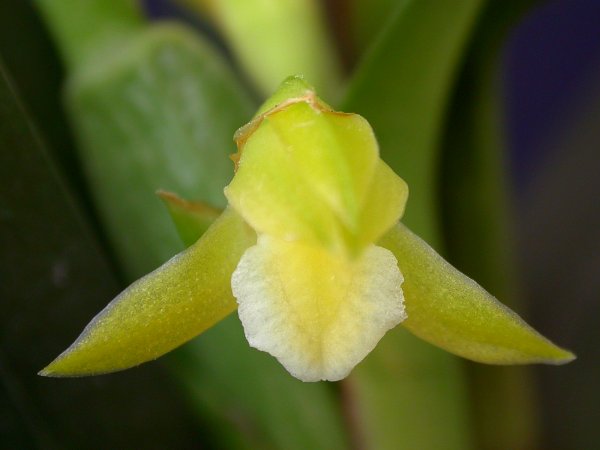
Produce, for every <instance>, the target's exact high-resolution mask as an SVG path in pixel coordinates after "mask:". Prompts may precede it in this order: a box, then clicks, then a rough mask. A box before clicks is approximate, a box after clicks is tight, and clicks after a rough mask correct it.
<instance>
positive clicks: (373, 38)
mask: <svg viewBox="0 0 600 450" xmlns="http://www.w3.org/2000/svg"><path fill="white" fill-rule="evenodd" d="M409 1H410V0H352V1H351V2H349V3H350V20H351V22H350V24H351V26H352V33H351V35H352V38H353V41H354V42H353V46H354V47H355V49H356V51H357V53H358V54H359V55H363V54H364V53H365V51H368V50H369V49H370V48H371V47H372V46H373V45H376V44H377V38H378V37H380V36H381V32H382V30H383V29H384V28H385V26H386V25H387V24H388V23H389V17H390V14H391V13H393V12H394V10H395V9H396V8H399V7H400V4H406V3H407V2H409Z"/></svg>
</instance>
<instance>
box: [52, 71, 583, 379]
mask: <svg viewBox="0 0 600 450" xmlns="http://www.w3.org/2000/svg"><path fill="white" fill-rule="evenodd" d="M235 141H236V143H237V146H238V153H237V154H235V155H234V157H233V159H234V162H235V176H234V177H233V180H232V181H231V183H230V184H229V186H227V187H226V188H225V194H226V197H227V199H228V201H229V206H228V207H227V208H226V209H225V211H223V212H222V213H221V214H220V215H219V216H218V218H216V219H215V217H216V216H217V214H218V212H216V211H215V210H214V209H210V208H207V207H202V206H200V205H198V204H194V203H192V202H186V201H184V200H181V199H179V198H177V197H176V196H174V195H171V194H165V193H163V194H162V197H163V199H164V200H165V202H166V203H167V206H168V207H169V210H170V212H171V215H172V217H173V218H174V220H175V222H176V224H177V226H178V228H179V231H180V234H181V235H182V236H183V238H184V240H186V241H188V242H192V241H193V240H195V239H196V238H199V239H197V241H196V242H195V243H193V245H191V246H190V247H189V248H188V249H187V250H185V251H183V252H182V253H180V254H179V255H177V256H175V257H174V258H172V259H171V260H170V261H168V262H167V263H166V264H164V265H163V266H162V267H160V268H158V269H157V270H155V271H154V272H152V273H150V274H148V275H146V276H145V277H143V278H141V279H140V280H138V281H137V282H135V283H133V284H132V285H131V286H130V287H128V288H127V289H126V290H125V291H124V292H123V293H121V294H120V295H119V296H118V297H117V298H116V299H114V300H113V301H112V302H111V303H110V304H109V305H108V306H107V307H106V308H105V309H104V310H103V311H102V312H100V314H98V315H97V316H96V317H95V318H94V319H93V320H92V322H91V323H90V324H89V325H88V326H87V327H86V328H85V330H84V331H83V333H82V334H81V336H79V338H78V339H77V340H76V341H75V342H74V343H73V344H72V345H71V346H70V347H69V348H68V349H67V350H66V351H65V352H64V353H62V354H61V355H60V356H59V357H58V358H56V360H55V361H53V362H52V363H51V364H50V365H49V366H48V367H46V368H45V369H44V370H42V371H41V372H40V373H41V374H42V375H47V376H83V375H94V374H101V373H107V372H113V371H117V370H122V369H126V368H129V367H132V366H136V365H138V364H141V363H143V362H145V361H149V360H152V359H155V358H157V357H159V356H161V355H163V354H165V353H167V352H168V351H170V350H172V349H174V348H176V347H177V346H179V345H181V344H183V343H184V342H186V341H188V340H190V339H192V338H193V337H195V336H197V335H199V334H200V333H202V332H203V331H205V330H206V329H208V328H209V327H211V326H212V325H214V324H216V323H217V322H219V321H220V320H221V319H223V318H224V317H226V316H227V315H228V314H230V313H232V312H233V311H235V310H236V308H237V310H238V314H239V318H240V320H241V322H242V325H243V327H244V331H245V334H246V337H247V339H248V342H249V344H250V345H251V346H253V347H255V348H257V349H259V350H262V351H265V352H268V353H270V354H271V355H273V356H275V357H276V358H277V359H278V360H279V361H280V363H281V364H282V365H283V366H284V367H285V368H286V369H287V370H288V371H289V372H290V373H291V374H292V375H293V376H295V377H297V378H299V379H301V380H303V381H318V380H331V381H333V380H340V379H342V378H344V377H345V376H347V375H348V374H349V373H350V371H351V370H352V368H353V367H354V366H356V365H357V364H358V363H359V362H360V361H361V360H362V359H364V358H365V357H366V356H367V355H368V354H369V352H370V351H371V350H372V349H373V348H374V347H375V345H376V344H377V342H378V341H379V340H380V339H381V338H382V337H383V335H384V334H385V333H386V332H387V331H388V330H389V329H391V328H393V327H395V326H396V325H398V324H402V325H403V326H405V327H406V328H407V329H408V330H410V331H411V332H413V333H414V334H415V335H417V336H419V337H421V338H422V339H424V340H426V341H428V342H430V343H432V344H435V345H437V346H439V347H442V348H444V349H446V350H448V351H450V352H452V353H455V354H457V355H460V356H463V357H465V358H468V359H471V360H474V361H479V362H483V363H489V364H526V363H551V364H561V363H566V362H569V361H571V360H572V359H573V358H574V355H573V354H572V353H570V352H568V351H566V350H563V349H561V348H559V347H557V346H555V345H554V344H552V343H551V342H550V341H548V340H547V339H546V338H544V337H543V336H541V335H540V334H539V333H537V332H536V331H535V330H534V329H532V328H531V327H530V326H529V325H527V324H526V323H525V322H524V321H523V320H522V319H521V318H520V317H519V316H518V315H517V314H515V313H514V312H512V311H511V310H510V309H508V308H507V307H505V306H504V305H502V304H501V303H500V302H498V301H497V300H496V299H495V298H493V297H492V296H491V295H490V294H488V293H487V292H486V291H485V290H484V289H483V288H482V287H481V286H479V285H478V284H477V283H475V282H474V281H473V280H471V279H469V278H468V277H466V276H465V275H463V274H462V273H460V272H459V271H457V270H456V269H455V268H453V267H452V266H451V265H450V264H448V263H447V262H446V261H444V260H443V259H442V258H441V257H440V256H439V255H438V254H437V253H436V252H435V251H434V250H433V249H432V248H431V247H429V246H428V245H427V244H426V243H425V242H423V241H422V240H421V239H420V238H419V237H417V236H416V235H415V234H413V233H412V232H411V231H410V230H408V229H407V228H406V227H405V226H404V225H402V224H401V223H400V219H401V217H402V214H403V211H404V207H405V204H406V201H407V198H408V187H407V186H406V183H405V182H404V181H403V180H402V179H401V178H400V177H398V176H397V175H396V174H395V173H394V172H393V171H392V170H391V169H390V168H389V167H388V166H387V165H386V164H385V162H383V161H382V160H381V159H380V157H379V150H378V146H377V142H376V139H375V136H374V134H373V131H372V129H371V127H370V125H369V124H368V122H367V121H366V120H365V119H364V118H362V117H361V116H359V115H356V114H347V113H342V112H337V111H334V110H333V109H332V108H331V107H329V106H328V105H327V104H325V103H324V102H323V101H322V100H321V99H319V98H318V97H317V95H316V94H315V91H314V89H313V88H312V87H311V86H309V85H308V84H307V83H306V82H305V81H304V80H303V79H302V78H300V77H292V78H289V79H288V80H286V81H285V82H284V83H283V84H282V85H281V87H280V89H279V90H278V91H277V92H276V93H275V94H274V95H273V96H272V97H271V98H270V99H269V100H267V102H266V103H265V104H264V105H263V106H262V107H261V108H260V110H259V111H258V113H257V114H256V116H255V117H254V119H253V120H252V121H251V122H250V123H249V124H247V125H246V126H244V127H242V128H241V129H240V130H238V132H237V133H236V135H235ZM213 219H214V220H213Z"/></svg>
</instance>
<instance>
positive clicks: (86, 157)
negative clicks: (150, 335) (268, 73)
mask: <svg viewBox="0 0 600 450" xmlns="http://www.w3.org/2000/svg"><path fill="white" fill-rule="evenodd" d="M124 47H125V48H124V49H123V50H122V52H121V53H118V54H116V55H115V56H114V58H111V59H109V60H106V61H104V62H103V63H102V64H101V65H94V66H93V67H91V68H89V67H88V68H87V69H86V70H82V71H78V72H75V74H74V77H73V78H72V79H71V82H70V83H69V84H68V90H67V106H68V109H69V113H70V116H71V119H72V121H73V124H74V126H75V131H76V134H77V137H78V138H79V143H80V147H81V148H80V150H81V152H82V160H83V163H84V165H85V167H86V169H87V173H88V177H89V180H90V183H91V185H92V190H93V193H94V196H95V199H96V204H97V207H98V208H99V210H100V213H101V216H102V219H103V221H104V225H105V226H106V228H107V230H108V232H109V236H110V238H111V241H112V243H113V245H114V246H115V249H116V252H117V255H118V256H119V258H120V260H121V261H123V263H124V264H125V267H126V269H127V274H128V275H129V276H131V277H132V278H137V277H139V276H141V275H143V274H145V273H147V272H149V271H150V270H153V269H154V268H156V267H157V266H158V265H160V264H161V263H163V262H164V261H166V260H167V259H168V258H169V257H171V256H172V255H173V254H175V253H177V252H178V251H180V250H181V249H182V246H181V243H180V240H179V238H178V236H177V233H176V231H175V228H174V227H173V225H172V223H171V221H170V220H169V217H168V215H167V214H165V211H164V208H163V206H162V205H161V202H160V201H159V200H158V199H157V198H156V196H155V195H154V192H155V191H156V190H157V189H164V190H168V191H171V192H177V193H178V194H180V195H183V196H184V197H186V198H197V199H202V201H204V202H206V203H208V204H210V205H214V206H216V207H224V206H225V204H226V202H225V197H224V196H223V187H224V186H225V185H226V184H227V182H228V181H229V180H230V179H231V176H232V175H233V164H232V163H231V161H230V159H229V158H228V155H229V154H230V153H232V151H233V149H234V146H233V144H232V143H231V134H232V130H235V129H236V128H237V127H238V126H239V125H240V124H241V123H244V122H245V121H247V119H248V118H249V117H250V115H251V102H250V101H249V99H248V97H247V96H246V95H245V94H244V92H243V90H242V89H241V88H240V87H239V86H238V85H237V83H236V81H235V80H234V79H233V77H232V75H231V74H230V73H229V72H228V71H227V70H226V67H225V66H224V65H223V64H224V63H223V61H221V60H220V57H219V55H217V54H215V53H214V52H213V50H212V49H210V48H209V47H207V46H206V45H205V44H204V43H203V42H201V41H199V40H198V39H196V37H195V36H194V35H193V34H192V33H191V32H190V31H189V30H187V29H184V28H183V27H180V26H175V25H161V26H156V27H151V28H149V29H147V30H145V31H144V32H142V33H140V34H139V35H137V36H136V37H135V39H133V41H129V43H125V44H124ZM106 174H110V180H107V178H106Z"/></svg>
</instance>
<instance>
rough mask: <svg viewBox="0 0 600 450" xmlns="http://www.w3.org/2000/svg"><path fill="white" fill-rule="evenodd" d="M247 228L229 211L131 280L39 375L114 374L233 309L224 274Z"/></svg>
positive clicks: (249, 234) (247, 242) (250, 239)
mask: <svg viewBox="0 0 600 450" xmlns="http://www.w3.org/2000/svg"><path fill="white" fill-rule="evenodd" d="M255 242H256V235H255V233H254V232H253V231H252V230H251V229H250V228H249V227H248V226H247V225H246V224H245V223H244V221H243V220H242V219H241V218H240V217H239V216H238V215H237V214H236V213H235V212H234V211H233V210H231V209H227V210H225V212H224V213H223V214H222V215H221V217H220V218H219V219H218V220H217V221H216V222H215V223H214V224H213V225H212V226H211V227H210V228H209V230H208V231H207V232H206V233H205V234H204V236H202V238H201V239H200V240H199V241H198V242H196V244H194V245H193V246H192V247H190V248H188V249H187V250H185V251H183V252H182V253H180V254H179V255H177V256H175V257H174V258H172V259H171V260H169V261H168V262H167V263H165V264H164V265H162V266H161V267H159V268H158V269H157V270H155V271H154V272H152V273H150V274H148V275H146V276H145V277H143V278H141V279H140V280H138V281H136V282H135V283H133V284H132V285H131V286H129V288H127V289H126V290H125V291H123V293H121V294H120V295H119V296H118V297H117V298H115V299H114V300H113V301H112V302H111V303H109V305H108V306H107V307H106V308H104V310H102V311H101V312H100V314H98V315H97V316H96V317H95V318H94V319H93V320H92V321H91V322H90V324H89V325H88V326H87V327H86V328H85V330H84V331H83V333H82V334H81V335H80V336H79V338H77V340H76V341H75V342H74V343H73V344H72V345H71V346H70V347H69V348H68V349H67V350H66V351H65V352H63V353H62V354H61V355H60V356H59V357H58V358H56V359H55V360H54V361H53V362H52V363H51V364H50V365H49V366H47V367H46V368H45V369H43V370H42V371H41V372H40V375H45V376H56V377H68V376H84V375H96V374H102V373H108V372H115V371H118V370H122V369H127V368H129V367H133V366H136V365H138V364H141V363H143V362H146V361H149V360H152V359H156V358H158V357H159V356H161V355H163V354H165V353H167V352H168V351H170V350H172V349H174V348H176V347H178V346H179V345H181V344H183V343H184V342H187V341H188V340H190V339H192V338H193V337H195V336H197V335H198V334H200V333H202V332H203V331H205V330H206V329H208V328H210V327H211V326H213V325H214V324H216V323H217V322H219V321H220V320H221V319H223V318H225V317H226V316H227V315H229V314H230V313H231V312H233V311H234V310H235V309H236V307H237V304H236V302H235V299H234V298H233V296H232V294H231V285H230V279H231V274H232V273H233V270H234V269H235V267H236V265H237V263H238V261H239V259H240V257H241V256H242V254H243V253H244V251H246V249H247V248H248V247H250V246H252V245H254V243H255Z"/></svg>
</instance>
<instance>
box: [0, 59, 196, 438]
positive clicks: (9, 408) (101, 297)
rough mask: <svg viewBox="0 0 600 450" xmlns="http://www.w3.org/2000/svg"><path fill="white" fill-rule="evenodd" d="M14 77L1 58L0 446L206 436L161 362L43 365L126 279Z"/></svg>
mask: <svg viewBox="0 0 600 450" xmlns="http://www.w3.org/2000/svg"><path fill="white" fill-rule="evenodd" d="M11 84H12V83H10V82H9V80H8V77H7V74H6V73H5V71H4V68H3V67H2V65H1V64H0V184H1V188H0V248H2V251H1V252H0V308H1V310H2V314H0V330H1V333H0V417H2V420H1V421H0V436H1V440H2V442H1V444H0V446H1V447H3V448H19V449H28V448H44V449H80V448H86V449H106V448H139V449H160V448H167V447H169V446H171V445H173V446H175V447H176V448H192V447H193V448H197V445H196V444H193V443H195V442H199V440H200V439H201V437H200V436H199V435H198V434H196V432H195V431H194V429H193V427H192V425H191V420H190V418H191V415H190V414H189V412H187V408H186V406H185V405H184V404H183V403H182V402H181V400H180V397H179V396H178V395H177V387H176V386H175V385H174V384H173V382H172V380H171V379H170V378H168V377H167V376H166V374H165V373H164V372H163V371H162V370H161V369H160V368H159V366H158V365H148V366H146V367H144V368H142V369H139V370H135V371H131V372H129V373H127V374H122V375H118V376H114V377H110V378H104V379H102V380H98V379H96V380H93V379H85V380H83V379H82V380H74V381H72V382H67V383H65V382H61V381H57V380H49V379H44V378H41V377H38V376H37V375H36V373H37V371H38V370H39V369H40V368H41V367H42V366H43V365H44V364H45V363H47V361H48V360H49V359H51V358H52V357H53V356H54V355H55V354H56V353H57V352H58V351H59V350H60V349H62V348H63V347H64V346H65V345H66V344H67V343H68V342H69V341H70V340H72V339H73V337H75V336H76V334H77V332H78V331H79V330H78V328H79V324H80V323H82V322H85V321H87V320H89V318H90V317H92V316H93V314H94V313H95V311H96V310H97V309H98V308H100V307H101V306H102V305H103V303H104V302H105V300H106V298H110V297H111V296H113V295H114V294H115V293H116V292H117V291H118V288H119V286H118V283H117V281H116V278H115V275H114V273H113V271H112V269H111V267H110V266H109V265H108V263H107V260H106V257H105V255H104V254H103V253H102V251H101V250H100V249H99V247H98V243H97V240H96V237H95V236H94V235H92V233H91V231H90V228H89V225H88V223H87V222H86V220H85V218H84V217H83V216H82V215H81V211H80V210H79V207H78V205H77V204H76V203H75V202H74V200H73V196H72V194H71V192H69V191H68V190H67V188H66V183H65V182H64V180H63V179H62V178H61V175H60V172H59V171H58V170H57V169H56V167H54V165H53V162H52V160H51V159H50V158H49V156H48V155H47V154H46V152H45V149H44V148H43V145H42V143H41V141H40V139H39V137H38V135H37V133H36V131H35V130H34V128H33V125H32V122H31V121H30V120H29V119H28V115H27V113H26V112H25V110H24V108H23V106H22V105H21V104H20V102H19V99H18V98H17V95H16V94H15V91H14V89H13V88H12V86H11ZM132 418H133V420H132ZM192 444H193V445H192Z"/></svg>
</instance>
